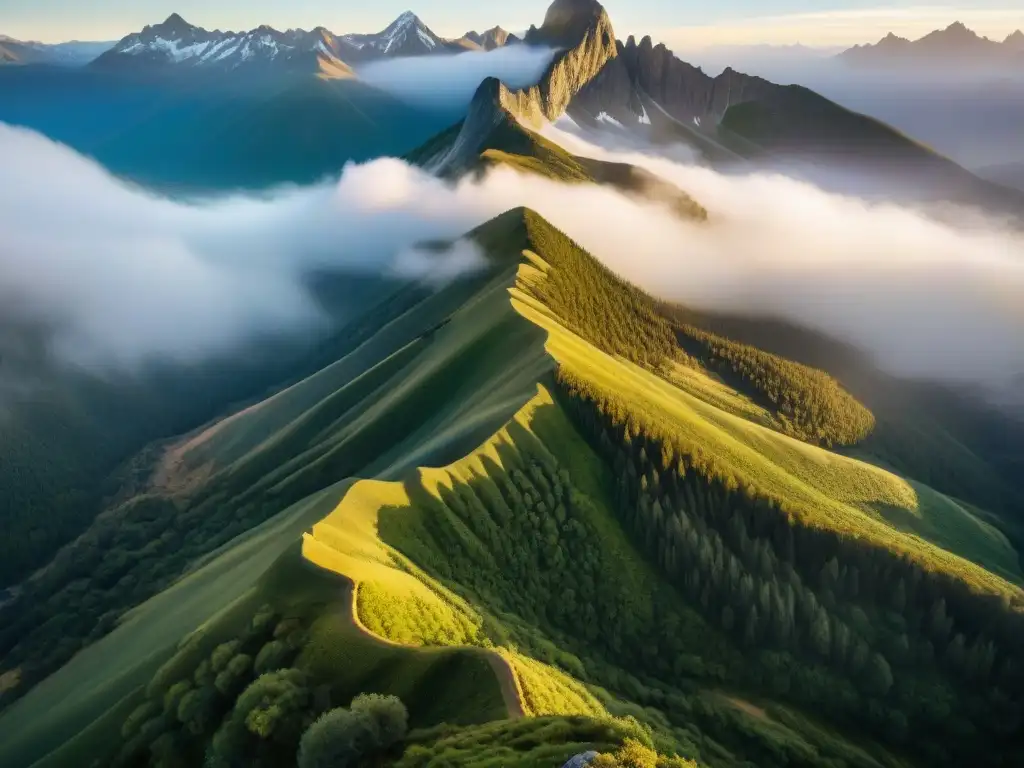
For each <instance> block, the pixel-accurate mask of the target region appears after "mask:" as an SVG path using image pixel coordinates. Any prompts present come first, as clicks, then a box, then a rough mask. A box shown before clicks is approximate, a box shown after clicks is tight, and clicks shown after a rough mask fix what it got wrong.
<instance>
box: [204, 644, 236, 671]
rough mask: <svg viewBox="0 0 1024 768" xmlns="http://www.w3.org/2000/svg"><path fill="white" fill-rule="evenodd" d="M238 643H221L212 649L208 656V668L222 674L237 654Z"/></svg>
mask: <svg viewBox="0 0 1024 768" xmlns="http://www.w3.org/2000/svg"><path fill="white" fill-rule="evenodd" d="M238 648H239V643H238V641H237V640H232V641H231V642H230V643H222V644H220V645H218V646H217V647H216V648H214V649H213V653H212V654H210V666H211V667H212V668H213V671H214V672H222V671H224V669H225V668H226V667H227V665H228V662H230V661H231V660H232V659H233V658H235V656H236V655H237V654H238Z"/></svg>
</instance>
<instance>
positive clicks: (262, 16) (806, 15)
mask: <svg viewBox="0 0 1024 768" xmlns="http://www.w3.org/2000/svg"><path fill="white" fill-rule="evenodd" d="M548 2H549V0H514V2H509V0H502V1H500V2H499V0H377V2H374V3H358V4H356V3H352V2H339V0H0V34H4V35H8V36H10V37H14V38H17V39H32V40H42V41H44V42H59V41H63V40H69V39H80V40H116V39H119V38H121V37H123V36H124V35H127V34H130V33H131V32H134V31H137V30H139V29H141V28H142V27H143V26H145V25H146V24H152V23H157V22H159V21H162V20H163V19H165V18H166V17H167V16H169V15H170V14H171V13H174V12H176V13H179V14H181V15H182V16H183V17H184V18H185V19H186V20H188V21H189V22H191V23H193V24H196V25H199V26H203V27H206V28H209V29H213V28H221V29H241V28H244V29H250V28H252V27H256V26H258V25H260V24H269V25H271V26H273V27H277V28H281V29H288V28H290V27H302V28H306V29H309V28H312V27H316V26H325V27H327V28H328V29H331V30H332V31H334V32H338V33H345V32H376V31H379V30H381V29H383V28H384V27H385V26H387V24H388V23H389V22H390V21H391V20H393V19H394V18H395V17H396V16H398V14H400V13H401V12H403V11H405V10H410V9H411V10H413V11H415V12H416V13H417V14H418V15H419V16H420V18H422V19H423V20H424V22H426V24H427V25H428V26H430V27H431V28H432V29H433V30H434V31H435V32H436V33H438V34H441V35H446V36H451V37H457V36H461V35H462V34H463V33H464V32H466V31H468V30H469V29H478V30H481V29H486V28H488V27H492V26H494V25H495V24H500V25H501V26H503V27H505V28H506V29H510V30H513V31H516V30H522V29H526V28H527V27H529V25H530V24H531V23H536V24H538V25H539V24H540V22H541V20H542V19H543V17H544V11H545V9H546V7H547V5H548ZM604 5H605V7H606V8H607V9H608V12H609V13H610V15H611V18H612V22H613V23H614V25H615V29H616V33H617V34H618V36H619V37H621V38H625V37H626V36H628V35H630V34H634V35H636V36H637V37H640V36H642V35H645V34H649V35H651V37H652V38H654V39H655V40H656V41H660V42H665V43H666V44H667V45H669V47H671V48H673V49H674V50H677V51H679V50H685V49H698V48H706V47H709V46H714V45H750V44H773V45H789V44H794V43H802V44H804V45H809V46H846V45H853V44H855V43H862V42H873V41H875V40H878V39H879V38H881V37H883V36H885V34H887V33H888V32H890V31H892V32H895V33H896V34H900V35H903V36H906V37H911V38H914V37H920V36H921V35H924V34H926V33H927V32H929V31H931V30H933V29H936V28H941V27H946V26H948V25H949V24H950V23H952V22H953V21H962V22H964V23H965V24H967V25H968V26H969V27H971V28H972V29H975V31H977V32H978V33H979V34H983V35H987V36H989V37H992V38H994V39H1000V40H1001V39H1003V38H1005V37H1006V36H1007V35H1008V34H1009V33H1010V32H1012V31H1013V30H1014V29H1017V28H1024V3H1022V2H1021V0H980V1H979V2H975V0H924V1H922V0H717V2H707V0H607V1H606V2H605V3H604Z"/></svg>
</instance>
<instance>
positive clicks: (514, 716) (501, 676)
mask: <svg viewBox="0 0 1024 768" xmlns="http://www.w3.org/2000/svg"><path fill="white" fill-rule="evenodd" d="M346 581H348V585H347V586H346V587H345V594H344V596H343V598H342V600H343V601H344V602H346V603H347V604H348V608H347V611H346V612H347V614H348V616H349V617H350V618H351V620H352V624H353V626H355V628H356V629H357V630H359V633H360V634H361V635H363V636H364V637H366V638H367V639H368V640H370V641H372V642H374V643H377V644H378V645H385V646H392V647H397V648H407V649H410V650H417V646H414V645H405V644H403V643H396V642H394V641H393V640H388V639H387V638H386V637H381V636H380V635H378V634H377V633H376V632H371V631H370V630H369V629H368V628H367V627H366V625H365V624H363V622H362V621H361V620H360V618H359V610H358V607H357V606H358V602H359V601H358V590H359V585H358V584H356V583H355V582H352V581H351V580H348V579H346ZM444 647H449V648H465V649H470V648H472V647H473V646H444ZM477 650H481V651H482V652H483V654H484V656H485V658H486V659H487V663H488V664H490V666H491V669H492V670H493V671H494V675H495V677H497V678H498V687H499V689H500V690H501V698H502V700H503V701H504V702H505V709H506V710H507V711H508V716H509V719H511V720H518V719H519V718H521V717H525V716H526V711H525V710H524V709H523V699H522V695H521V694H520V689H519V684H518V682H517V680H516V673H515V670H513V669H512V665H511V664H510V663H509V662H508V660H507V659H506V658H504V657H503V656H502V655H501V654H499V653H496V652H494V651H491V650H486V649H477Z"/></svg>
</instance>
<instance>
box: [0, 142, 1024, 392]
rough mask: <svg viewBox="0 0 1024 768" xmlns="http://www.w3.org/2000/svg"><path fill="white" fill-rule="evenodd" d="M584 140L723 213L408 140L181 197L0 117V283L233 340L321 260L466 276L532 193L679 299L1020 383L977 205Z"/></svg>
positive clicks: (1018, 250) (198, 345)
mask: <svg viewBox="0 0 1024 768" xmlns="http://www.w3.org/2000/svg"><path fill="white" fill-rule="evenodd" d="M547 133H548V135H549V136H551V137H552V138H554V139H556V140H557V141H559V142H561V143H564V144H565V145H567V146H569V147H570V148H571V149H572V150H573V151H575V152H578V153H581V154H590V155H593V156H597V157H604V158H608V159H613V160H617V161H622V162H631V163H634V164H636V165H639V166H642V167H645V168H647V169H649V170H651V171H652V172H654V173H657V174H659V175H660V176H662V177H664V178H665V179H668V180H670V181H672V182H673V183H675V184H676V185H677V186H679V187H680V188H681V189H684V190H686V191H687V192H689V193H690V194H692V195H693V196H694V197H695V198H696V199H697V200H699V201H700V202H701V203H702V204H703V205H704V206H705V207H707V208H708V210H709V212H710V221H709V222H708V223H705V224H701V223H694V222H688V221H683V220H680V219H679V218H677V217H676V216H675V215H673V214H672V213H671V212H670V210H669V208H668V207H666V206H661V205H656V204H651V203H649V202H643V201H640V200H637V199H634V198H631V197H628V196H624V195H622V194H620V193H618V192H617V191H615V190H614V189H611V188H608V187H602V186H596V185H564V184H559V183H557V182H553V181H549V180H546V179H542V178H539V177H536V176H526V175H520V174H518V173H516V172H514V171H511V170H508V169H500V170H497V171H494V172H491V173H489V174H488V175H487V176H485V177H484V178H483V179H482V180H474V179H464V180H463V181H461V182H460V183H459V184H458V185H456V186H450V185H447V184H445V183H443V182H441V181H440V180H438V179H436V178H433V177H431V176H429V175H427V174H425V173H423V172H422V171H420V170H418V169H415V168H411V167H409V166H408V165H406V164H404V163H402V162H400V161H398V160H394V159H384V160H377V161H374V162H370V163H366V164H363V165H349V166H347V167H346V168H345V169H344V171H343V173H342V174H341V175H340V178H339V179H337V180H336V181H335V182H333V183H330V184H324V185H320V186H316V187H311V188H305V189H282V190H278V191H276V192H273V193H271V194H268V195H264V196H260V197H253V196H247V197H246V196H232V197H228V198H223V199H219V200H213V201H207V202H205V203H201V204H200V203H193V204H182V203H179V202H172V201H169V200H166V199H161V198H158V197H154V196H152V195H149V194H146V193H144V192H141V191H139V190H137V189H133V188H129V187H126V186H124V185H122V184H121V183H119V182H117V181H116V180H114V179H113V178H111V177H110V176H108V175H107V174H106V173H105V172H104V171H103V170H102V169H100V168H99V167H98V166H96V165H94V164H93V163H91V162H89V161H87V160H85V159H83V158H82V157H80V156H78V155H76V154H74V153H73V152H71V151H70V150H68V149H66V148H64V147H61V146H58V145H55V144H53V143H52V142H49V141H48V140H46V139H44V138H42V137H40V136H38V135H36V134H31V133H29V132H26V131H22V130H15V129H11V128H7V127H4V126H0V167H3V168H4V170H5V181H6V183H5V184H4V185H3V186H2V187H0V232H2V233H3V239H2V241H0V300H2V301H3V302H4V303H3V306H4V308H5V309H7V310H10V307H11V306H12V304H11V302H10V301H9V299H10V298H11V297H14V298H16V299H17V300H18V305H17V306H18V307H20V311H22V312H24V313H28V314H30V315H32V316H35V317H44V318H47V319H48V320H49V321H50V322H52V323H54V324H55V330H56V332H57V337H56V344H57V351H59V352H61V353H63V354H64V355H68V356H71V357H73V358H74V359H76V360H83V359H84V360H89V361H99V362H102V363H114V364H129V365H130V364H132V363H135V362H137V361H139V360H144V359H148V358H151V357H154V356H156V357H169V358H171V359H186V360H187V359H193V358H195V357H197V356H203V355H209V354H217V353H221V352H224V351H228V350H231V349H233V347H234V345H237V344H238V343H239V341H240V340H243V339H245V338H247V337H249V336H250V335H251V334H253V333H257V332H266V331H274V332H279V333H280V332H286V331H288V330H293V331H298V330H302V329H305V328H307V327H308V325H309V324H310V323H318V322H322V318H321V317H320V316H319V314H318V312H317V310H316V309H315V303H314V302H313V301H312V299H311V298H310V296H309V295H308V294H307V291H306V283H305V281H304V279H303V278H304V276H305V275H306V273H307V271H309V270H319V269H333V270H342V271H354V272H364V273H367V272H370V273H388V274H398V275H402V276H405V277H408V278H411V279H418V280H425V281H428V282H429V281H431V280H440V281H444V280H447V279H454V278H456V277H457V276H458V275H461V274H463V273H465V272H466V271H470V270H473V269H476V268H478V267H479V265H480V259H481V258H482V257H481V256H480V254H479V253H478V252H477V251H476V249H475V247H474V246H471V245H470V244H468V243H456V245H455V247H453V248H452V249H450V250H448V251H446V252H443V253H437V252H435V251H434V250H433V249H430V248H423V247H419V246H418V245H417V244H418V243H423V242H425V241H437V240H457V239H458V238H459V237H460V235H462V234H464V233H465V232H467V231H468V230H470V229H471V228H473V227H475V226H476V225H478V224H480V223H481V222H483V221H486V220H487V219H489V218H491V217H493V216H495V215H497V214H499V213H501V212H503V211H506V210H508V209H510V208H513V207H516V206H520V205H526V206H529V207H531V208H534V209H535V210H537V211H538V212H539V213H541V214H542V215H543V216H545V217H547V218H548V219H549V220H550V221H551V222H552V223H553V224H554V225H555V226H557V227H559V228H560V229H562V230H563V231H565V232H566V233H568V234H569V235H570V236H572V237H573V238H575V239H576V240H578V241H579V242H580V243H581V244H582V245H583V246H584V247H586V248H588V249H589V250H591V252H592V253H594V255H595V256H597V257H598V258H599V259H601V260H602V261H603V262H604V263H605V264H607V265H608V266H609V267H610V268H611V269H613V270H615V271H616V272H619V273H620V274H623V275H625V276H626V277H628V278H629V279H630V280H632V281H633V282H635V283H637V284H639V285H641V286H642V287H644V288H646V289H647V290H649V291H651V292H652V293H654V294H656V295H658V296H661V297H663V298H666V299H673V300H677V301H682V302H686V303H688V304H691V305H693V306H695V307H699V308H707V309H716V310H728V311H732V312H741V313H749V314H764V313H768V314H774V315H778V316H781V317H784V318H788V319H790V320H793V321H796V322H799V323H802V324H805V325H807V326H810V327H812V328H816V329H819V330H821V331H824V332H826V333H828V334H831V335H833V336H835V337H837V338H840V339H843V340H845V341H848V342H850V343H853V344H856V345H858V346H860V347H862V348H864V349H866V350H868V351H869V352H871V353H872V354H874V355H875V357H876V358H877V360H878V361H879V363H880V364H882V365H883V366H884V367H886V368H888V369H889V370H891V371H894V372H896V373H899V374H907V375H914V376H926V377H934V378H939V379H943V380H949V381H954V382H972V383H981V384H984V385H986V386H989V387H991V388H992V389H1002V388H1004V387H1006V386H1008V384H1009V382H1010V380H1011V379H1012V378H1013V377H1014V376H1017V375H1020V374H1021V372H1024V302H1022V301H1021V297H1022V296H1024V261H1022V259H1024V256H1022V254H1024V235H1022V234H1021V233H1020V232H1015V231H1012V230H1010V229H1008V228H1007V227H1005V226H1004V225H1002V224H1000V223H998V222H995V221H990V220H987V219H984V218H977V217H975V218H973V219H969V220H968V219H967V218H964V219H963V220H962V221H961V220H959V219H957V220H956V221H952V222H951V221H947V222H945V223H940V222H938V221H934V220H932V219H929V218H927V217H925V216H924V215H923V214H920V213H917V212H914V211H911V210H908V209H904V208H900V207H897V206H894V205H887V204H877V203H867V202H865V201H863V200H859V199H857V198H853V197H845V196H841V195H836V194H829V193H826V192H823V191H822V190H820V189H818V188H816V187H814V186H812V185H810V184H807V183H803V182H798V181H795V180H793V179H789V178H785V177H782V176H778V175H767V174H752V175H748V176H725V175H721V174H718V173H715V172H714V171H712V170H709V169H706V168H701V167H697V166H694V165H687V164H685V158H686V155H685V154H683V153H681V154H680V155H679V157H680V158H682V159H683V160H684V162H672V161H670V160H668V159H665V158H662V157H657V156H652V155H646V154H641V153H637V152H635V151H628V150H625V151H609V150H603V149H600V148H599V147H596V146H594V145H593V144H590V143H587V142H586V141H584V140H582V139H580V138H579V137H574V136H572V135H570V134H568V133H566V132H565V131H562V130H559V129H556V128H550V129H547Z"/></svg>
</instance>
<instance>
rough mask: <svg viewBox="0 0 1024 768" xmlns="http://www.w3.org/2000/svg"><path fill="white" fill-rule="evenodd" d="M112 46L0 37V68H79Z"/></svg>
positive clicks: (108, 44) (73, 41)
mask: <svg viewBox="0 0 1024 768" xmlns="http://www.w3.org/2000/svg"><path fill="white" fill-rule="evenodd" d="M113 45H114V43H112V42H81V41H78V40H72V41H69V42H66V43H40V42H34V41H24V40H15V39H14V38H11V37H6V36H5V35H0V66H2V65H4V64H50V65H54V66H64V67H80V66H84V65H86V64H88V63H89V62H90V61H92V60H94V59H95V58H96V57H97V56H99V55H100V54H102V53H103V52H104V51H107V50H109V49H110V48H111V47H112V46H113Z"/></svg>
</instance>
